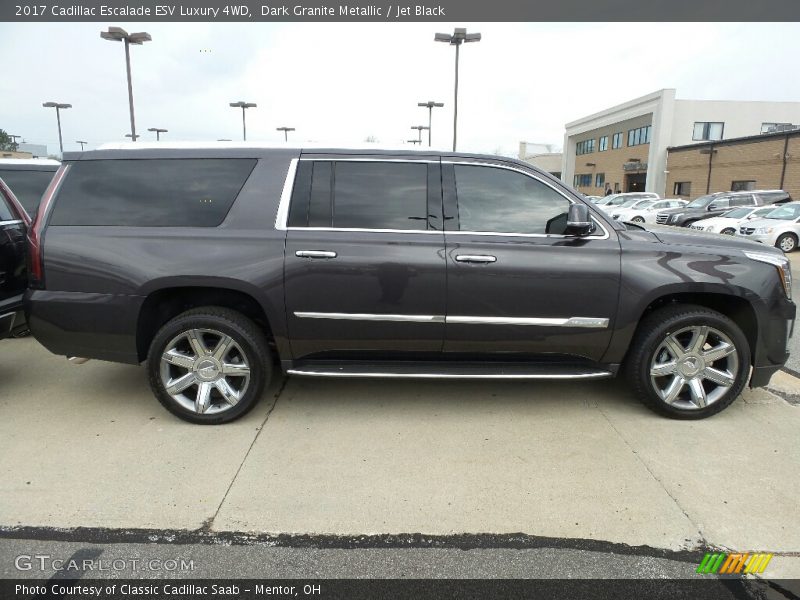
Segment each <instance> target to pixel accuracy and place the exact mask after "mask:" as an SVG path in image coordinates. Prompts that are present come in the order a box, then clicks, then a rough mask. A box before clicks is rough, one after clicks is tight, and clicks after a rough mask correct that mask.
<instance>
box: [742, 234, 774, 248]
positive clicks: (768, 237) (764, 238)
mask: <svg viewBox="0 0 800 600" xmlns="http://www.w3.org/2000/svg"><path fill="white" fill-rule="evenodd" d="M738 235H739V237H741V238H744V239H746V240H750V241H753V242H760V243H762V244H765V245H767V246H774V245H775V242H777V241H778V236H777V235H776V234H774V233H751V234H750V235H744V234H738Z"/></svg>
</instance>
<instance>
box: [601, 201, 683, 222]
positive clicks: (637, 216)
mask: <svg viewBox="0 0 800 600" xmlns="http://www.w3.org/2000/svg"><path fill="white" fill-rule="evenodd" d="M685 204H686V200H678V199H673V198H664V199H656V200H654V199H652V198H651V199H649V200H639V201H637V202H636V203H635V204H634V205H633V206H629V207H627V208H620V209H619V210H613V211H611V216H612V218H614V219H616V220H617V221H630V222H631V223H655V222H656V215H657V214H658V211H660V210H665V209H667V208H680V207H681V206H684V205H685Z"/></svg>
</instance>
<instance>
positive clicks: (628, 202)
mask: <svg viewBox="0 0 800 600" xmlns="http://www.w3.org/2000/svg"><path fill="white" fill-rule="evenodd" d="M637 202H641V200H638V199H636V198H631V199H630V200H625V202H623V203H622V204H620V205H619V207H620V208H630V207H631V206H633V205H635V204H636V203H637Z"/></svg>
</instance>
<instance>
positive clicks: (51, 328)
mask: <svg viewBox="0 0 800 600" xmlns="http://www.w3.org/2000/svg"><path fill="white" fill-rule="evenodd" d="M143 300H144V298H142V297H141V296H125V295H116V294H94V293H85V292H53V291H48V290H28V291H27V292H26V293H25V315H26V316H27V319H28V325H29V327H30V330H31V332H32V333H33V335H34V337H35V338H36V339H37V340H38V341H39V343H41V344H42V345H43V346H44V347H45V348H47V349H48V350H50V352H52V353H54V354H60V355H63V356H82V357H86V358H95V359H98V360H108V361H112V362H122V363H129V364H139V358H138V353H137V350H136V324H137V320H138V316H139V309H140V308H141V305H142V301H143Z"/></svg>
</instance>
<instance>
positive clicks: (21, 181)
mask: <svg viewBox="0 0 800 600" xmlns="http://www.w3.org/2000/svg"><path fill="white" fill-rule="evenodd" d="M55 173H56V172H55V171H17V170H13V171H12V170H3V169H0V178H2V180H3V181H5V182H6V185H7V186H8V187H10V188H11V191H12V192H14V195H15V196H16V197H17V200H19V203H20V204H22V208H24V209H25V211H26V212H27V213H28V214H29V215H30V216H31V217H33V216H34V215H35V214H36V211H37V209H38V208H39V200H41V198H42V194H44V191H45V190H46V189H47V185H48V184H49V183H50V180H51V179H52V178H53V175H55Z"/></svg>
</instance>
